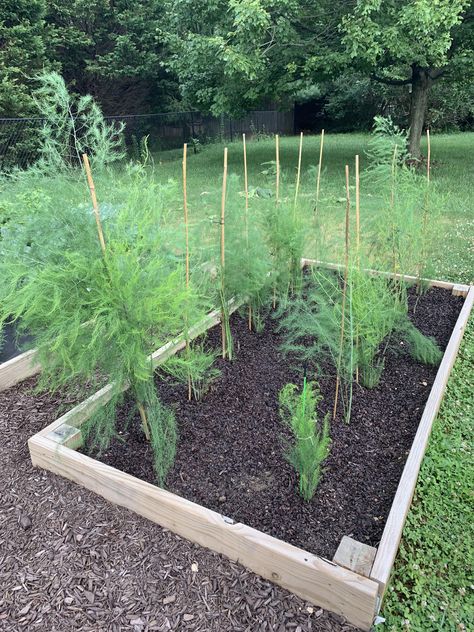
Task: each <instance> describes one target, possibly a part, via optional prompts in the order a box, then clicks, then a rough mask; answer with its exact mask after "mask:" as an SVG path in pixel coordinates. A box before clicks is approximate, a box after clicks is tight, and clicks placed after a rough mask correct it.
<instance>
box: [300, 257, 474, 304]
mask: <svg viewBox="0 0 474 632" xmlns="http://www.w3.org/2000/svg"><path fill="white" fill-rule="evenodd" d="M301 265H302V266H318V267H320V268H327V269H328V270H344V266H343V265H342V264H341V263H330V262H328V261H318V260H317V259H305V258H303V259H301ZM364 272H367V273H368V274H373V275H380V276H385V277H390V278H391V279H401V280H402V281H406V282H407V283H416V282H418V281H422V282H423V283H426V284H427V285H429V286H430V287H440V288H443V289H444V290H452V289H453V288H454V287H455V286H458V287H459V288H462V292H461V293H460V296H466V295H467V293H468V291H469V288H470V286H469V285H460V284H459V283H452V282H451V281H438V280H437V279H425V278H424V277H422V278H418V277H416V276H412V275H410V274H395V273H393V272H384V271H382V270H372V268H364Z"/></svg>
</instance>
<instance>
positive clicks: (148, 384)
mask: <svg viewBox="0 0 474 632" xmlns="http://www.w3.org/2000/svg"><path fill="white" fill-rule="evenodd" d="M144 184H145V183H144V182H143V175H142V174H141V173H140V172H137V176H136V178H135V180H134V190H133V191H130V195H129V196H128V198H126V199H125V200H124V202H123V204H122V205H121V206H120V207H115V208H113V209H109V212H108V213H105V214H104V215H105V217H104V221H103V228H104V233H105V241H106V251H105V254H103V253H102V252H101V250H100V247H99V241H98V239H97V234H96V227H95V224H94V219H93V217H92V214H91V212H90V209H88V208H85V207H83V208H80V209H70V208H69V207H68V205H67V203H65V204H64V207H61V205H59V204H57V203H56V206H55V210H56V214H55V216H54V221H55V223H56V234H57V235H58V243H57V244H55V242H54V241H52V240H51V238H50V237H49V236H47V235H45V234H44V233H43V234H42V233H37V234H36V235H35V240H34V247H33V253H32V252H31V248H28V247H27V246H26V244H27V243H28V242H29V240H30V238H31V228H32V226H35V227H36V228H38V227H39V226H43V229H44V231H50V230H51V228H50V218H51V215H50V212H49V211H50V208H49V204H46V205H42V206H40V207H39V208H38V209H37V213H36V214H35V216H34V217H31V215H30V214H29V213H27V212H25V213H24V215H23V217H22V218H21V221H17V222H16V224H15V226H14V230H13V231H12V233H11V234H10V233H8V231H7V234H6V239H2V248H6V249H7V250H10V251H12V250H14V249H15V248H16V249H17V256H16V257H13V258H11V259H10V258H7V259H3V260H2V263H1V264H0V268H1V272H2V274H3V275H4V278H5V279H6V281H5V282H4V284H3V297H2V298H3V300H2V304H1V306H0V324H1V323H2V322H3V321H5V320H6V319H7V318H9V317H11V318H12V319H13V320H14V321H15V322H16V323H17V327H18V331H19V333H20V334H21V333H23V332H24V331H27V332H29V333H30V334H33V336H34V339H35V345H36V346H37V348H38V352H39V359H40V362H41V364H42V366H43V372H42V375H41V379H40V385H41V386H42V387H48V388H50V389H53V390H54V389H58V388H60V387H62V386H63V385H67V384H69V383H71V382H75V381H78V380H81V381H84V380H85V381H86V382H92V383H93V384H97V383H98V382H102V381H105V380H106V379H107V380H111V381H112V382H113V384H114V385H115V393H114V400H113V405H112V406H111V407H109V408H110V409H111V410H113V411H114V410H115V407H116V405H117V403H118V402H119V401H120V399H121V395H120V393H121V391H122V388H123V385H125V384H129V385H130V388H131V392H132V394H133V396H134V398H135V400H136V402H137V406H138V408H139V410H140V412H141V415H142V418H143V414H144V415H145V416H146V419H147V422H148V426H149V430H150V435H151V441H152V445H153V447H154V449H155V450H156V452H155V457H156V463H155V465H156V468H157V476H158V480H159V482H160V484H162V483H163V480H164V472H165V471H166V469H167V468H168V467H169V463H170V458H169V454H170V453H172V452H173V450H171V448H170V446H168V445H165V443H164V442H165V441H166V440H167V439H168V438H169V439H170V440H172V439H173V436H175V430H174V431H173V429H172V427H171V426H172V417H171V416H170V414H168V413H166V411H165V410H164V409H163V407H162V405H161V404H160V403H159V401H158V398H157V395H156V393H154V385H153V366H152V363H151V361H150V359H149V354H150V353H151V352H152V351H154V350H155V349H157V348H159V347H161V346H162V345H164V344H165V343H166V342H167V341H168V340H169V339H170V338H171V337H174V336H176V335H178V334H179V333H180V331H181V330H182V326H183V318H182V314H183V312H184V310H186V313H187V315H188V318H189V321H188V322H189V323H190V325H192V324H193V323H194V322H196V320H198V319H199V318H201V317H203V315H204V313H205V311H204V309H203V307H202V305H203V304H202V302H201V300H200V297H199V296H198V295H197V293H196V291H195V290H194V288H193V287H192V286H191V287H190V288H189V289H187V288H186V287H185V281H184V279H185V277H184V270H183V266H182V264H181V262H180V261H179V258H178V257H176V255H174V254H173V253H172V252H171V251H170V250H169V248H168V247H167V244H166V241H165V236H166V231H162V230H161V228H162V226H161V218H160V209H159V208H156V206H155V204H156V200H157V199H159V197H158V198H157V196H156V195H154V196H153V195H152V197H151V198H149V197H148V196H149V195H150V190H149V187H151V188H153V187H155V188H159V186H158V185H154V184H153V183H152V182H147V184H148V185H149V187H148V186H144ZM155 193H156V191H155ZM151 201H153V204H150V203H149V202H151ZM104 206H106V205H104ZM38 214H42V215H43V217H42V222H40V221H39V217H38ZM18 219H19V217H18V216H17V217H16V220H18ZM65 234H67V235H70V241H69V243H68V241H67V240H66V241H64V240H63V239H61V238H60V236H61V235H65ZM11 235H12V236H13V237H12V242H9V239H8V238H9V236H11ZM19 244H23V248H18V245H19ZM42 244H45V245H46V246H47V249H44V250H43V251H41V245H42ZM40 251H41V256H37V255H38V252H40ZM159 424H162V425H161V426H160V425H159ZM87 432H88V433H89V434H92V435H93V439H94V441H95V442H96V443H97V445H98V446H99V447H102V448H103V447H105V446H106V445H107V443H108V441H109V440H110V438H111V437H112V436H113V435H114V433H115V415H114V414H111V413H110V412H109V413H101V415H99V417H98V418H95V419H92V420H91V424H90V425H89V427H88V429H87Z"/></svg>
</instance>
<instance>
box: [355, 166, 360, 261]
mask: <svg viewBox="0 0 474 632" xmlns="http://www.w3.org/2000/svg"><path fill="white" fill-rule="evenodd" d="M355 188H356V191H355V193H356V249H357V251H356V252H357V266H359V267H360V260H359V249H360V174H359V155H358V154H357V155H356V157H355Z"/></svg>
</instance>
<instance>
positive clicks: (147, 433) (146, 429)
mask: <svg viewBox="0 0 474 632" xmlns="http://www.w3.org/2000/svg"><path fill="white" fill-rule="evenodd" d="M82 161H83V163H84V169H85V171H86V176H87V183H88V185H89V191H90V194H91V199H92V207H93V209H94V215H95V221H96V225H97V234H98V236H99V242H100V247H101V249H102V254H103V256H104V257H105V252H106V248H105V239H104V232H103V230H102V222H101V219H100V210H99V204H98V202H97V195H96V192H95V184H94V179H93V177H92V171H91V166H90V163H89V157H88V156H87V154H82ZM137 408H138V412H139V413H140V419H141V421H142V426H143V432H144V433H145V437H146V439H147V441H150V428H149V426H148V419H147V416H146V412H145V408H144V406H143V404H141V402H137Z"/></svg>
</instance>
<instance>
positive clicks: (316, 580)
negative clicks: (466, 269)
mask: <svg viewBox="0 0 474 632" xmlns="http://www.w3.org/2000/svg"><path fill="white" fill-rule="evenodd" d="M302 264H303V265H320V262H316V261H314V260H308V259H304V260H303V261H302ZM323 265H326V266H327V267H333V268H338V267H339V266H337V265H336V264H330V265H328V264H323ZM371 272H372V271H371ZM374 273H376V272H374ZM404 279H405V280H407V281H415V280H416V278H415V277H407V276H404ZM428 283H429V284H430V285H432V286H435V287H441V288H444V289H447V290H451V292H452V293H453V294H455V295H459V296H464V297H465V302H464V305H463V307H462V309H461V312H460V314H459V317H458V319H457V322H456V325H455V327H454V329H453V331H452V334H451V337H450V340H449V343H448V346H447V348H446V350H445V353H444V355H443V359H442V361H441V364H440V366H439V369H438V372H437V375H436V378H435V381H434V384H433V386H432V388H431V391H430V395H429V398H428V401H427V403H426V405H425V408H424V412H423V415H422V418H421V421H420V424H419V426H418V430H417V433H416V436H415V439H414V441H413V444H412V447H411V450H410V453H409V456H408V459H407V461H406V464H405V468H404V470H403V473H402V476H401V479H400V482H399V485H398V488H397V492H396V494H395V497H394V500H393V503H392V507H391V510H390V513H389V516H388V519H387V523H386V526H385V529H384V532H383V535H382V539H381V541H380V544H379V547H378V548H377V549H375V548H374V547H369V546H367V545H364V544H361V543H359V542H357V541H354V540H352V539H351V538H348V537H344V538H343V539H342V541H341V544H340V546H339V548H338V550H337V552H336V554H335V556H334V559H333V561H329V560H326V559H324V558H321V557H318V556H317V555H314V554H311V553H308V552H306V551H304V550H302V549H299V548H297V547H295V546H292V545H290V544H288V543H286V542H283V541H281V540H278V539H277V538H274V537H272V536H270V535H267V534H265V533H262V532H260V531H258V530H257V529H253V528H251V527H248V526H246V525H244V524H241V523H236V522H234V521H233V520H232V519H230V518H227V517H226V516H223V515H221V514H219V513H217V512H215V511H212V510H210V509H207V508H205V507H202V506H201V505H197V504H196V503H193V502H190V501H188V500H186V499H185V498H181V497H180V496H177V495H176V494H173V493H170V492H168V491H166V490H163V489H161V488H159V487H156V486H155V485H152V484H150V483H146V482H144V481H141V480H140V479H138V478H136V477H134V476H131V475H129V474H125V473H124V472H121V471H120V470H117V469H116V468H113V467H110V466H108V465H105V464H103V463H101V462H99V461H96V460H95V459H92V458H90V457H88V456H86V455H84V454H81V453H78V452H77V451H76V449H77V448H78V447H79V446H80V445H81V431H80V426H81V424H82V423H83V422H84V421H85V420H86V419H88V418H89V417H90V416H91V415H92V414H93V412H94V411H95V410H97V409H98V408H99V407H101V406H103V405H105V404H106V403H107V402H108V401H109V400H110V398H111V397H112V393H113V386H112V385H110V384H109V385H107V386H105V387H104V388H102V389H101V390H100V391H98V392H97V393H95V394H94V395H92V396H91V397H89V398H88V399H86V400H85V401H84V402H82V403H81V404H79V405H78V406H76V407H75V408H73V409H72V410H70V411H69V412H67V413H66V414H65V415H63V416H62V417H60V418H59V419H57V420H56V421H54V422H53V423H52V424H50V425H49V426H47V427H46V428H44V429H43V430H41V431H40V432H38V433H37V434H35V435H34V436H33V437H31V438H30V439H29V441H28V445H29V449H30V455H31V460H32V462H33V465H35V466H37V467H42V468H44V469H47V470H50V471H52V472H54V473H56V474H60V475H62V476H64V477H66V478H68V479H70V480H72V481H75V482H76V483H79V484H81V485H83V486H84V487H86V488H87V489H90V490H92V491H93V492H95V493H97V494H99V495H100V496H102V497H104V498H105V499H107V500H109V501H111V502H114V503H116V504H118V505H121V506H123V507H127V508H128V509H131V510H133V511H135V512H136V513H138V514H140V515H142V516H144V517H146V518H148V519H150V520H152V521H154V522H156V523H158V524H160V525H161V526H163V527H165V528H167V529H170V530H171V531H173V532H175V533H177V534H179V535H181V536H182V537H185V538H187V539H189V540H191V541H193V542H196V543H198V544H200V545H202V546H205V547H207V548H209V549H212V550H213V551H216V552H218V553H222V554H224V555H226V556H227V557H229V558H230V559H232V560H235V561H238V562H240V563H241V564H243V565H244V566H246V567H247V568H249V569H250V570H252V571H254V572H256V573H258V574H259V575H261V576H262V577H264V578H266V579H269V580H271V581H273V582H275V583H277V584H279V585H281V586H283V587H284V588H287V589H288V590H290V591H292V592H293V593H295V594H297V595H298V596H300V597H302V598H303V599H306V600H308V601H310V602H312V603H314V604H316V605H318V606H321V607H323V608H326V609H328V610H330V611H332V612H335V613H337V614H340V615H342V616H344V617H345V618H346V619H347V620H348V621H349V622H350V623H352V624H354V625H356V626H358V627H360V628H362V629H364V630H369V628H370V627H371V625H372V622H373V620H374V617H375V616H376V615H377V613H378V611H379V608H380V604H381V600H382V598H383V594H384V591H385V588H386V586H387V583H388V580H389V577H390V573H391V570H392V566H393V563H394V560H395V557H396V554H397V551H398V546H399V542H400V538H401V535H402V531H403V526H404V523H405V519H406V516H407V514H408V510H409V508H410V504H411V500H412V497H413V492H414V489H415V486H416V481H417V477H418V472H419V469H420V466H421V462H422V460H423V456H424V453H425V450H426V446H427V443H428V439H429V435H430V432H431V428H432V425H433V422H434V419H435V417H436V414H437V412H438V410H439V406H440V404H441V400H442V398H443V394H444V390H445V387H446V384H447V381H448V377H449V373H450V371H451V368H452V366H453V364H454V361H455V358H456V355H457V352H458V349H459V345H460V342H461V339H462V336H463V333H464V329H465V327H466V324H467V321H468V318H469V314H470V312H471V310H472V307H473V304H474V287H470V286H467V285H460V284H455V283H449V282H444V281H430V280H428ZM238 307H239V305H238V304H237V303H234V304H233V305H232V306H231V311H235V310H236V309H237V308H238ZM219 322H220V312H219V311H218V310H215V311H214V312H211V314H209V315H208V316H207V317H206V318H205V319H204V320H203V321H202V322H201V323H199V324H198V325H197V326H196V327H194V328H193V329H192V331H190V336H191V337H196V336H198V335H200V334H201V333H203V332H204V331H206V330H207V329H210V328H211V327H213V326H214V325H216V324H217V323H219ZM184 346H185V341H184V339H183V338H178V339H176V340H174V341H171V342H170V343H168V344H167V345H165V346H164V347H162V348H161V349H159V350H158V351H156V352H155V353H153V354H152V356H151V357H152V361H153V363H154V365H155V366H157V365H159V364H161V363H162V362H164V361H165V360H166V359H167V358H169V357H170V356H171V355H173V354H175V353H177V352H178V351H179V350H181V349H183V348H184ZM28 353H30V354H31V353H32V352H28ZM23 356H25V354H23ZM27 359H28V358H25V357H22V356H18V357H17V358H14V359H13V360H11V361H10V367H12V368H13V369H14V368H15V367H16V371H15V370H14V378H15V379H14V381H13V382H12V379H13V377H10V379H8V375H7V379H6V378H5V375H6V373H5V372H3V374H2V373H1V372H0V388H1V387H2V383H3V384H5V383H8V384H9V385H11V384H12V383H15V382H18V381H20V379H21V378H20V379H18V378H19V375H21V372H22V371H24V377H28V376H29V375H32V374H33V366H34V362H33V360H34V357H33V356H31V357H30V358H29V359H28V362H26V360H27ZM7 364H9V363H5V365H7ZM5 365H1V366H0V369H1V368H2V367H5ZM18 367H20V368H18ZM37 370H38V369H37V367H36V370H35V371H34V372H37ZM1 380H3V382H2V381H1ZM123 388H124V390H125V389H126V388H127V385H124V387H123Z"/></svg>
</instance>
